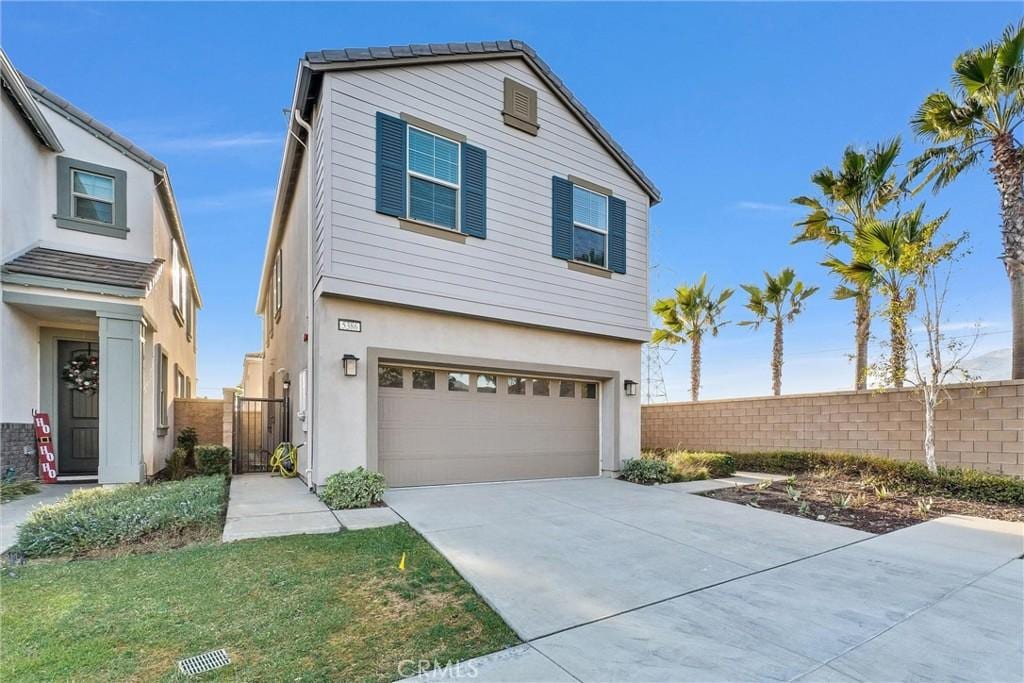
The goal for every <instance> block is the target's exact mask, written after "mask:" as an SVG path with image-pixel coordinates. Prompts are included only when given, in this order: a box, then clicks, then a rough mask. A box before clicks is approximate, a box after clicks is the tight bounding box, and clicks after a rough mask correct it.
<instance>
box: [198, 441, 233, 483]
mask: <svg viewBox="0 0 1024 683" xmlns="http://www.w3.org/2000/svg"><path fill="white" fill-rule="evenodd" d="M231 460H232V455H231V449H230V448H228V447H227V446H222V445H220V444H217V443H208V444H202V445H200V446H196V469H197V470H198V471H199V474H201V475H212V474H231Z"/></svg>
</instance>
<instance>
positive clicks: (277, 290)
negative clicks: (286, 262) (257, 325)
mask: <svg viewBox="0 0 1024 683" xmlns="http://www.w3.org/2000/svg"><path fill="white" fill-rule="evenodd" d="M283 299H284V273H282V268H281V249H280V248H278V250H277V254H276V255H275V256H274V320H275V321H278V320H280V319H281V307H282V300H283Z"/></svg>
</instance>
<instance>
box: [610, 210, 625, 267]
mask: <svg viewBox="0 0 1024 683" xmlns="http://www.w3.org/2000/svg"><path fill="white" fill-rule="evenodd" d="M608 270H610V271H612V272H613V273H625V272H626V202H625V201H623V200H621V199H619V198H618V197H609V198H608Z"/></svg>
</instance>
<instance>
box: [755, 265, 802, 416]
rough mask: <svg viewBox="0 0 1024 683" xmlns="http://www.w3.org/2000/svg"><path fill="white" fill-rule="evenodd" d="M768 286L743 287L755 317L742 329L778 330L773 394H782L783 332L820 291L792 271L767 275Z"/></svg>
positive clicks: (773, 362) (775, 347)
mask: <svg viewBox="0 0 1024 683" xmlns="http://www.w3.org/2000/svg"><path fill="white" fill-rule="evenodd" d="M764 280H765V286H764V289H761V288H760V287H758V286H757V285H740V287H742V288H743V289H744V291H746V293H747V296H748V297H749V300H748V301H747V303H746V304H745V306H746V307H747V308H748V309H749V310H750V312H751V313H753V314H754V318H753V320H744V321H743V322H741V323H740V325H749V326H751V327H753V328H754V329H755V330H756V329H757V328H758V327H760V326H761V323H764V322H770V323H772V324H773V325H774V326H775V340H774V342H773V343H772V393H773V394H775V395H776V396H778V395H780V394H781V393H782V330H783V326H784V325H785V323H791V322H793V319H794V318H796V316H798V315H799V314H800V312H801V311H802V310H803V307H804V302H805V301H806V300H807V298H808V297H810V296H811V295H812V294H814V293H815V292H817V291H818V288H817V287H807V286H805V285H804V283H803V282H801V281H799V280H797V279H796V273H794V272H793V269H792V268H783V269H782V272H780V273H779V274H778V275H771V274H770V273H765V274H764Z"/></svg>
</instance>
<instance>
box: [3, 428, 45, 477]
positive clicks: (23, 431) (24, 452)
mask: <svg viewBox="0 0 1024 683" xmlns="http://www.w3.org/2000/svg"><path fill="white" fill-rule="evenodd" d="M8 467H13V468H14V472H15V476H17V478H18V479H38V478H39V456H38V454H37V453H36V432H35V429H34V428H33V427H32V423H31V422H4V423H3V424H0V475H2V474H3V473H4V472H6V471H7V468H8Z"/></svg>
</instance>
